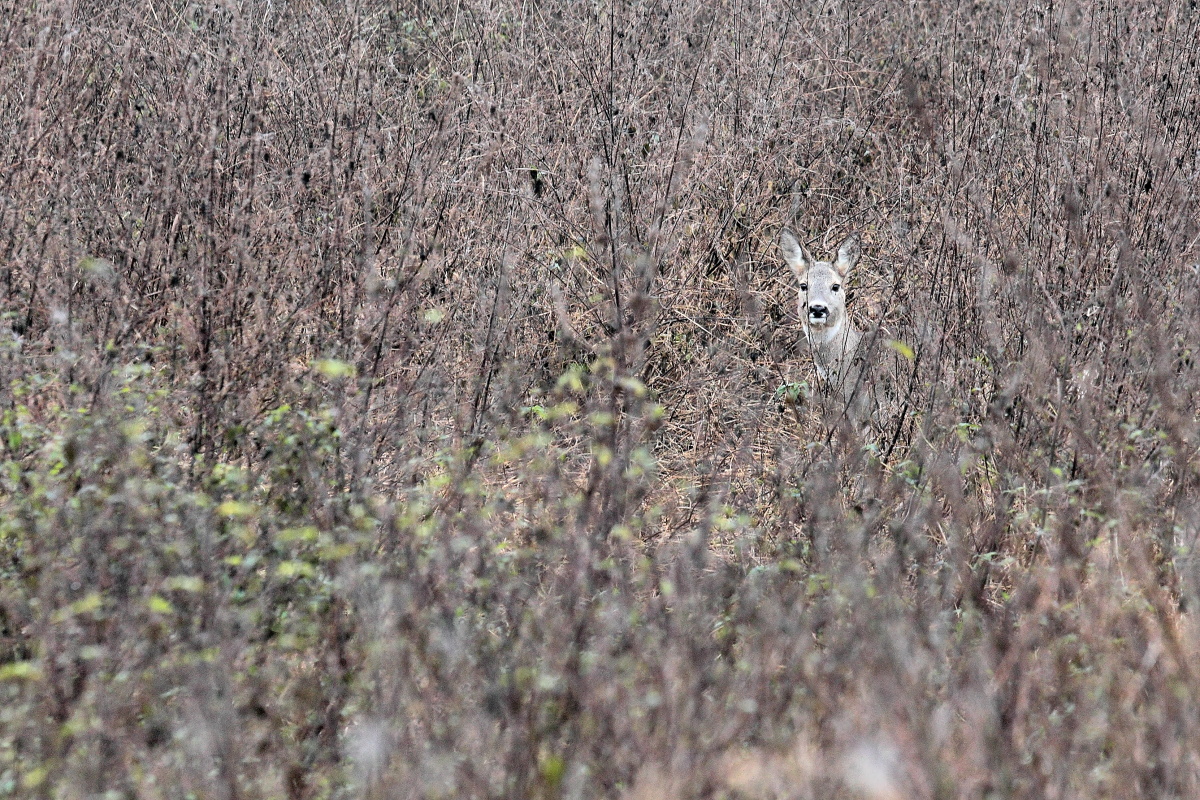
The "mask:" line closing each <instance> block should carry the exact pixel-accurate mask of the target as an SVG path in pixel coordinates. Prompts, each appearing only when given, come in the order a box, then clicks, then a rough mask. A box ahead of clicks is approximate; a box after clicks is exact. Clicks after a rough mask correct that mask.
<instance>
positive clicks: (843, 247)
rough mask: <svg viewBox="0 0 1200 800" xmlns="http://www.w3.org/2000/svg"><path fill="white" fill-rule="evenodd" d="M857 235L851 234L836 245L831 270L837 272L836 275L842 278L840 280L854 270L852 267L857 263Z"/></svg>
mask: <svg viewBox="0 0 1200 800" xmlns="http://www.w3.org/2000/svg"><path fill="white" fill-rule="evenodd" d="M859 252H860V250H859V247H858V234H857V233H852V234H850V235H849V236H847V237H846V238H845V240H844V241H843V242H842V243H841V244H839V245H838V249H837V260H836V261H834V262H833V268H834V269H836V270H837V271H838V275H841V276H842V280H845V279H846V276H847V275H849V274H850V270H852V269H854V265H855V264H857V263H858V254H859Z"/></svg>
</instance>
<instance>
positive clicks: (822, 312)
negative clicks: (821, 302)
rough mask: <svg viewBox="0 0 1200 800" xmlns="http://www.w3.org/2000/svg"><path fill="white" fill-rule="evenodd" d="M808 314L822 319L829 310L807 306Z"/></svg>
mask: <svg viewBox="0 0 1200 800" xmlns="http://www.w3.org/2000/svg"><path fill="white" fill-rule="evenodd" d="M808 313H809V314H811V315H812V316H814V317H823V316H825V315H826V314H828V313H829V309H827V308H826V307H825V306H809V307H808Z"/></svg>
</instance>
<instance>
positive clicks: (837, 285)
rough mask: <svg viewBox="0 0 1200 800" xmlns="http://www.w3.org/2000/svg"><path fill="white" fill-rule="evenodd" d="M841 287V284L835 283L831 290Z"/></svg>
mask: <svg viewBox="0 0 1200 800" xmlns="http://www.w3.org/2000/svg"><path fill="white" fill-rule="evenodd" d="M841 288H842V285H841V284H840V283H835V284H834V285H833V290H834V291H835V292H836V291H837V290H839V289H841Z"/></svg>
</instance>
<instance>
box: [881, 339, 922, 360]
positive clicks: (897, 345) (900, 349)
mask: <svg viewBox="0 0 1200 800" xmlns="http://www.w3.org/2000/svg"><path fill="white" fill-rule="evenodd" d="M886 344H887V346H888V347H890V348H892V349H893V350H895V351H896V352H897V353H899V354H900V355H902V356H904V357H905V358H907V359H908V360H909V361H912V360H913V359H915V358H916V357H917V354H916V353H914V352H913V349H912V348H911V347H909V346H908V345H906V344H905V343H904V342H902V341H900V340H899V339H888V340H887V342H886Z"/></svg>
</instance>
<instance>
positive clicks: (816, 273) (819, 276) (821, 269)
mask: <svg viewBox="0 0 1200 800" xmlns="http://www.w3.org/2000/svg"><path fill="white" fill-rule="evenodd" d="M804 282H805V283H806V284H808V292H807V293H808V294H810V295H812V294H819V293H822V292H828V291H829V290H830V289H831V288H832V287H833V285H834V284H840V283H841V282H842V276H841V275H839V274H838V271H837V270H836V269H834V268H833V264H831V263H830V262H828V261H817V262H815V263H813V265H812V266H810V267H809V268H808V271H807V272H806V273H805V276H804ZM801 291H803V290H801Z"/></svg>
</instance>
